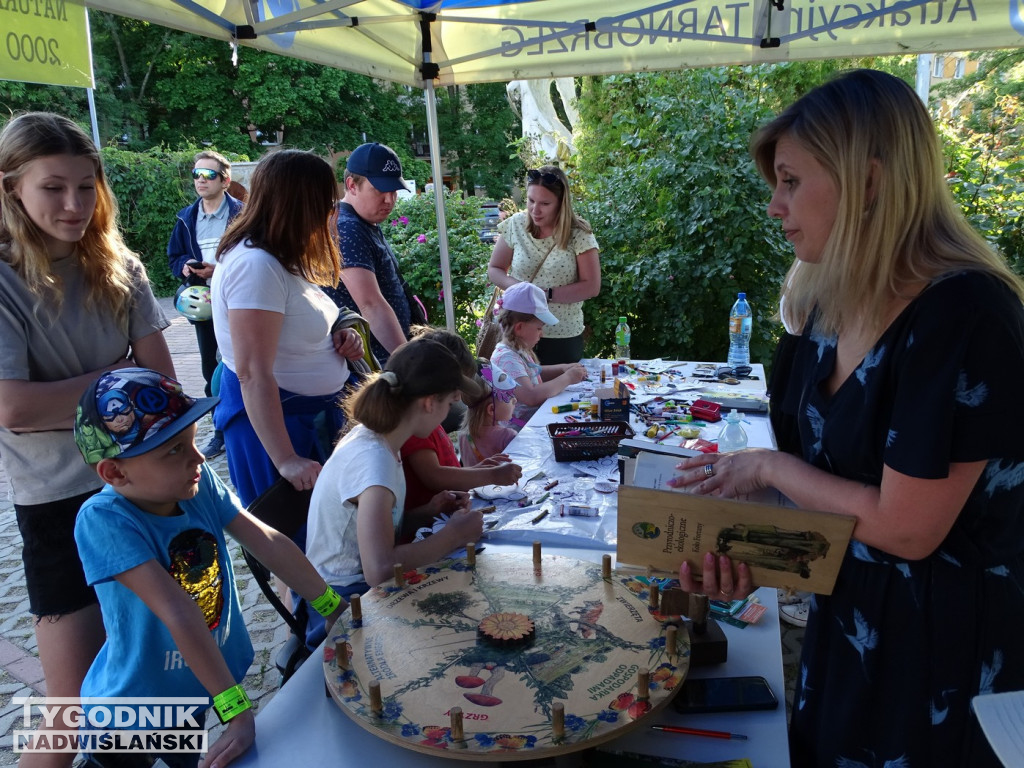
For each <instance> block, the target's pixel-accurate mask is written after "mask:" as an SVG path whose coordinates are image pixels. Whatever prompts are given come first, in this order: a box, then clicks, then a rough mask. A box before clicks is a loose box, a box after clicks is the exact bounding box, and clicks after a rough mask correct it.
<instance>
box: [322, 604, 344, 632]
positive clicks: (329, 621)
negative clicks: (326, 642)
mask: <svg viewBox="0 0 1024 768" xmlns="http://www.w3.org/2000/svg"><path fill="white" fill-rule="evenodd" d="M346 608H348V603H347V602H345V601H344V600H342V601H341V604H340V605H339V606H338V607H337V608H335V609H334V613H332V614H331V615H330V616H326V617H324V627H326V629H327V636H328V637H330V636H331V629H333V627H334V622H336V621H337V620H338V619H340V618H341V614H343V613H344V612H345V609H346Z"/></svg>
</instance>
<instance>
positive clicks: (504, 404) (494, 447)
mask: <svg viewBox="0 0 1024 768" xmlns="http://www.w3.org/2000/svg"><path fill="white" fill-rule="evenodd" d="M476 383H477V384H478V385H479V386H480V392H479V394H478V395H477V396H476V397H475V398H473V399H470V398H469V397H468V396H466V397H465V400H466V405H467V406H468V409H467V411H466V417H465V420H464V421H463V424H462V430H461V431H460V432H459V455H460V456H461V457H462V466H464V467H475V466H477V465H478V464H481V463H482V462H484V461H486V460H487V459H488V457H491V456H494V455H495V454H503V453H504V451H505V448H506V447H507V446H508V444H509V443H511V442H512V439H513V438H514V437H515V436H516V431H515V430H514V429H512V427H509V426H506V424H507V422H508V421H509V420H510V419H511V418H512V412H513V411H514V410H515V406H516V382H515V381H514V380H513V379H512V377H511V376H509V375H508V374H507V373H505V372H504V371H501V370H500V369H497V368H495V367H494V366H492V365H490V364H488V365H484V366H483V367H482V369H481V370H480V376H479V377H477V379H476Z"/></svg>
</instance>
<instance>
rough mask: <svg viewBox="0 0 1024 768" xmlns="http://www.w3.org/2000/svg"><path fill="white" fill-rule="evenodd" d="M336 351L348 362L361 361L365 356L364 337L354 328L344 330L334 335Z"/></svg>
mask: <svg viewBox="0 0 1024 768" xmlns="http://www.w3.org/2000/svg"><path fill="white" fill-rule="evenodd" d="M332 341H333V342H334V351H335V352H337V353H338V354H339V355H341V356H342V357H344V358H345V359H346V360H359V359H361V358H362V356H363V337H362V336H360V335H359V331H357V330H355V329H353V328H342V329H341V330H338V331H335V332H334V333H333V334H332Z"/></svg>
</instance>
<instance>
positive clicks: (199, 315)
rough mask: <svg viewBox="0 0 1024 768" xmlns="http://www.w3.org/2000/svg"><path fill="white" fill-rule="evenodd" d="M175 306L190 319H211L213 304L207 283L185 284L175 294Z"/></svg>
mask: <svg viewBox="0 0 1024 768" xmlns="http://www.w3.org/2000/svg"><path fill="white" fill-rule="evenodd" d="M174 307H175V309H177V310H178V311H179V312H180V313H181V314H183V315H184V316H185V317H187V318H188V319H189V320H192V321H198V320H210V319H211V318H212V317H213V304H211V303H210V289H209V287H208V286H205V285H183V286H181V287H180V288H179V289H178V290H177V292H176V293H175V294H174Z"/></svg>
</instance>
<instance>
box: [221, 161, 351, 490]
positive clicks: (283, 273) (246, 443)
mask: <svg viewBox="0 0 1024 768" xmlns="http://www.w3.org/2000/svg"><path fill="white" fill-rule="evenodd" d="M336 198H337V185H336V182H335V180H334V173H333V172H332V171H331V166H330V165H329V164H328V163H327V162H326V161H324V160H323V159H322V158H320V157H317V156H316V155H314V154H312V153H310V152H300V151H298V150H292V149H287V150H281V151H279V152H274V153H273V154H270V155H267V156H266V157H265V158H263V159H262V160H261V161H260V162H259V164H258V165H257V166H256V170H255V172H254V173H253V176H252V183H251V186H250V190H249V199H248V202H247V203H246V206H245V208H243V209H242V212H241V213H240V214H239V215H238V216H237V217H236V218H235V220H234V221H233V222H232V223H231V226H230V227H229V228H228V230H227V232H225V233H224V237H223V238H222V239H221V241H220V246H219V248H218V251H217V260H218V261H219V262H220V264H219V266H218V268H217V270H216V271H215V272H214V273H213V279H212V282H211V290H212V296H213V316H214V327H215V328H216V330H217V344H218V346H219V347H220V351H221V356H222V357H223V361H224V368H225V370H224V373H223V375H222V378H221V384H220V397H221V403H220V405H219V406H218V407H217V410H216V413H215V417H214V419H215V425H216V426H217V427H218V428H219V429H222V430H223V431H224V439H225V442H226V444H227V449H228V469H229V471H230V473H231V481H232V483H234V486H235V489H236V491H237V492H238V495H239V497H240V498H241V499H242V502H243V503H244V504H246V505H248V504H250V503H251V502H252V501H253V500H254V499H256V498H257V497H258V496H259V495H260V494H261V493H262V492H263V491H264V490H266V489H267V488H269V487H270V486H271V485H272V484H273V483H274V481H275V480H276V479H277V478H278V477H284V478H285V479H287V480H288V481H289V482H290V483H291V484H292V485H293V486H295V488H296V489H298V490H303V489H309V488H312V487H313V485H314V483H315V482H316V479H317V476H318V475H319V474H320V468H321V464H322V462H323V461H324V460H325V459H326V458H327V456H328V455H330V448H331V446H330V442H331V441H333V439H334V438H335V436H336V435H337V433H338V431H339V430H340V429H341V426H342V425H343V423H344V416H343V414H342V411H341V407H340V397H339V396H340V394H341V391H342V389H343V387H344V386H345V383H346V382H347V381H348V378H349V367H348V364H347V362H346V361H347V360H358V359H360V358H361V357H362V356H363V345H362V340H361V338H360V336H359V333H358V332H357V331H355V330H351V329H349V330H337V331H334V332H333V333H332V330H331V329H332V327H333V326H334V323H335V320H336V319H337V317H338V308H337V306H335V304H334V302H332V301H331V300H330V298H328V297H327V296H326V294H324V292H323V291H322V290H321V289H320V287H321V286H325V285H335V284H336V283H337V282H338V276H339V274H340V254H339V253H338V246H337V244H336V243H335V238H334V234H333V230H334V226H333V217H334V215H335V203H336Z"/></svg>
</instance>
